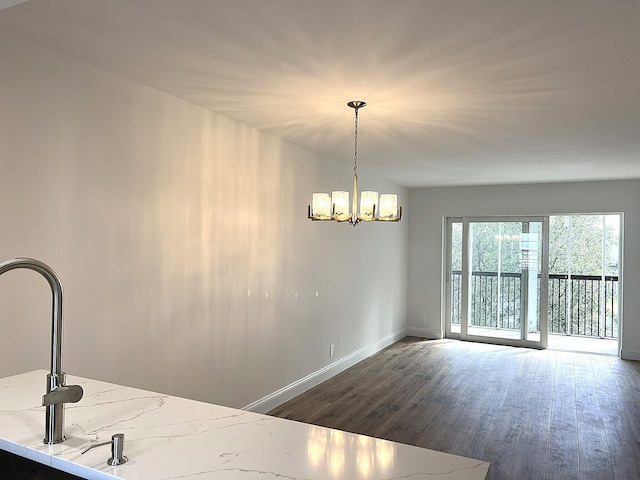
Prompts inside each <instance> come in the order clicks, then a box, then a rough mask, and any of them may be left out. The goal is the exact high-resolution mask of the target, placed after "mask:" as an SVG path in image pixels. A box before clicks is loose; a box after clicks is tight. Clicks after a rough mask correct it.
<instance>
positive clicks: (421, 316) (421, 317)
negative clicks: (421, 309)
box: [418, 313, 425, 325]
mask: <svg viewBox="0 0 640 480" xmlns="http://www.w3.org/2000/svg"><path fill="white" fill-rule="evenodd" d="M418 322H420V325H424V324H425V321H424V315H423V314H422V313H421V314H420V315H419V316H418Z"/></svg>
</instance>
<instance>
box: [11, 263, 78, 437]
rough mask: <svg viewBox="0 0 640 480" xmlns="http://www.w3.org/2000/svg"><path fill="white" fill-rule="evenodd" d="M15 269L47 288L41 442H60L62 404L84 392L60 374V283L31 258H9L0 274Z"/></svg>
mask: <svg viewBox="0 0 640 480" xmlns="http://www.w3.org/2000/svg"><path fill="white" fill-rule="evenodd" d="M16 268H26V269H28V270H33V271H35V272H38V273H39V274H40V275H42V276H43V277H44V278H45V279H46V280H47V282H49V285H50V286H51V292H52V294H53V315H52V317H53V318H52V326H51V373H50V374H48V375H47V390H46V393H45V394H44V395H43V396H42V405H43V406H45V407H47V409H46V419H45V432H44V443H46V444H49V445H51V444H54V443H60V442H63V441H64V404H65V403H76V402H78V401H79V400H80V399H81V398H82V395H83V393H84V392H83V391H82V387H81V386H80V385H65V374H64V372H63V371H62V283H60V279H59V278H58V276H57V275H56V273H55V272H54V271H53V270H52V269H51V268H50V267H49V266H47V265H45V264H44V263H42V262H40V261H38V260H34V259H32V258H13V259H9V260H4V261H2V262H0V275H2V274H3V273H5V272H8V271H9V270H14V269H16Z"/></svg>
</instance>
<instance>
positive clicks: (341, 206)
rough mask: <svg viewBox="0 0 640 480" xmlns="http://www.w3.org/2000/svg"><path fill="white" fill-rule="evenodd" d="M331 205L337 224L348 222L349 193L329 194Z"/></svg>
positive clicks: (337, 192) (336, 192)
mask: <svg viewBox="0 0 640 480" xmlns="http://www.w3.org/2000/svg"><path fill="white" fill-rule="evenodd" d="M331 203H332V204H333V208H334V211H333V214H334V216H335V219H336V220H338V221H339V222H342V221H345V220H349V217H350V215H349V192H343V191H335V192H331Z"/></svg>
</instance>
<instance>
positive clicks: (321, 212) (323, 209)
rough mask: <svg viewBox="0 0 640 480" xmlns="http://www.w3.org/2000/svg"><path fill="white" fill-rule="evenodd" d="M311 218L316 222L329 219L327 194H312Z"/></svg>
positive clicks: (329, 201) (329, 208)
mask: <svg viewBox="0 0 640 480" xmlns="http://www.w3.org/2000/svg"><path fill="white" fill-rule="evenodd" d="M312 217H313V218H315V219H318V220H327V219H329V218H331V198H329V194H328V193H314V194H313V210H312Z"/></svg>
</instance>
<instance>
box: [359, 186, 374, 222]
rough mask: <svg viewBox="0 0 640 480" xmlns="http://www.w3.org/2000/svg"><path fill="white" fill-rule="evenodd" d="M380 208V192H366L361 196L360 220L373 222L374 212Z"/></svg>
mask: <svg viewBox="0 0 640 480" xmlns="http://www.w3.org/2000/svg"><path fill="white" fill-rule="evenodd" d="M377 208H378V192H372V191H365V192H362V193H361V194H360V219H361V220H364V221H371V220H373V214H374V211H375V210H376V209H377Z"/></svg>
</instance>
